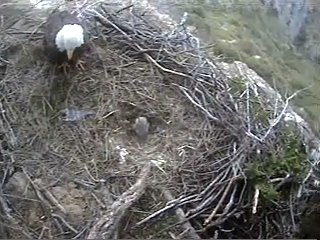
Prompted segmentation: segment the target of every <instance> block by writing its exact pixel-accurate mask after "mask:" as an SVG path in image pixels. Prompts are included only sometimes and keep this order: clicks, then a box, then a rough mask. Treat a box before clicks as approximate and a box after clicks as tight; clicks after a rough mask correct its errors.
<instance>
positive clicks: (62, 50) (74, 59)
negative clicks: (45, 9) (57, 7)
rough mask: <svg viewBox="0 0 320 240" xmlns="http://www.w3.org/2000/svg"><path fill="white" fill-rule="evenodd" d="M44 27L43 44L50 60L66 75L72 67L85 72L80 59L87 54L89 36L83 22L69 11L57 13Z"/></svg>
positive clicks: (50, 16) (53, 14) (52, 15)
mask: <svg viewBox="0 0 320 240" xmlns="http://www.w3.org/2000/svg"><path fill="white" fill-rule="evenodd" d="M44 26H45V27H44V28H45V29H44V40H43V44H44V50H45V52H46V54H47V56H48V58H49V60H50V61H51V62H52V63H54V64H57V65H58V66H59V68H63V70H64V72H65V73H66V69H67V68H68V67H70V65H73V66H76V67H77V68H80V69H82V70H84V67H83V63H84V61H83V60H81V59H80V58H81V57H82V56H83V54H84V52H85V47H86V44H87V34H86V32H85V28H84V26H83V24H82V23H81V21H80V20H79V19H78V18H77V17H76V16H74V15H73V14H71V13H69V12H68V11H55V12H53V13H52V14H51V15H49V17H48V18H47V21H46V22H45V25H44Z"/></svg>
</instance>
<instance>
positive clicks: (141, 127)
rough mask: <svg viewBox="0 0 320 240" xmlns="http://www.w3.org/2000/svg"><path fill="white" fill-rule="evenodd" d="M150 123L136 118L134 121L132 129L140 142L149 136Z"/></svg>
mask: <svg viewBox="0 0 320 240" xmlns="http://www.w3.org/2000/svg"><path fill="white" fill-rule="evenodd" d="M149 128H150V123H149V122H148V120H147V118H145V117H138V118H136V120H135V123H134V125H133V129H134V131H135V132H136V134H137V136H138V137H139V139H140V140H143V141H144V140H146V139H147V136H148V134H149Z"/></svg>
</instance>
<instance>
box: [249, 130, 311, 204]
mask: <svg viewBox="0 0 320 240" xmlns="http://www.w3.org/2000/svg"><path fill="white" fill-rule="evenodd" d="M280 142H281V144H275V146H274V149H273V150H272V151H270V152H268V153H267V154H266V155H265V156H266V157H264V158H263V159H259V160H257V159H255V161H253V162H252V163H250V164H248V166H247V176H248V180H249V182H250V183H251V184H253V185H255V186H257V187H258V188H259V190H260V191H261V193H262V196H264V198H265V199H266V200H270V201H271V200H277V199H279V198H280V197H281V196H284V195H283V194H285V192H286V191H285V189H283V190H282V191H281V190H280V188H279V189H277V188H276V185H277V184H278V183H279V182H272V181H271V180H272V179H276V178H285V177H286V176H287V175H288V174H290V175H291V176H295V180H296V181H298V182H299V181H301V180H303V178H304V177H305V176H306V174H307V169H308V162H307V154H306V152H305V147H304V146H303V144H302V141H301V140H300V138H299V137H298V136H297V133H296V132H295V131H293V130H292V129H290V128H287V129H286V130H285V131H284V133H283V135H282V136H280Z"/></svg>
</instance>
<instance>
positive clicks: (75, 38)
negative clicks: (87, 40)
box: [55, 24, 84, 60]
mask: <svg viewBox="0 0 320 240" xmlns="http://www.w3.org/2000/svg"><path fill="white" fill-rule="evenodd" d="M55 42H56V45H57V47H58V49H59V50H60V51H61V52H63V51H65V50H66V51H67V55H68V59H69V60H70V59H71V58H72V55H73V51H74V49H75V48H77V47H80V46H81V45H82V44H83V43H84V29H83V28H82V27H81V26H80V25H79V24H67V25H64V26H63V27H62V28H61V29H60V31H59V32H58V33H57V35H56V39H55Z"/></svg>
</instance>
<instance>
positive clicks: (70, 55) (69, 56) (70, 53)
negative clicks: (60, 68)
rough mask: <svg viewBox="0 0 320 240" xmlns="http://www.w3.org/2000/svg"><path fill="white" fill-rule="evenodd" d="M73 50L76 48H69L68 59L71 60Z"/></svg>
mask: <svg viewBox="0 0 320 240" xmlns="http://www.w3.org/2000/svg"><path fill="white" fill-rule="evenodd" d="M73 52H74V49H69V50H67V55H68V60H71V58H72V55H73Z"/></svg>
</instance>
